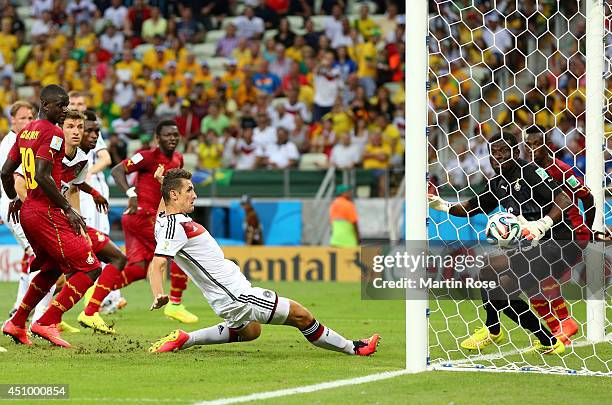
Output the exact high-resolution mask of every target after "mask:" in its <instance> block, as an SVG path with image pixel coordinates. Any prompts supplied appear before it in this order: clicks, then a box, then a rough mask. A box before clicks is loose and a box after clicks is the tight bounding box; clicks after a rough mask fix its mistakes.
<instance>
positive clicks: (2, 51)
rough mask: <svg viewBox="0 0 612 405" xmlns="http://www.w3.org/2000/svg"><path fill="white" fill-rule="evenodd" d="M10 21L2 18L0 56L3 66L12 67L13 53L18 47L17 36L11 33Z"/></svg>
mask: <svg viewBox="0 0 612 405" xmlns="http://www.w3.org/2000/svg"><path fill="white" fill-rule="evenodd" d="M11 30H12V26H11V20H10V19H9V18H3V19H2V23H1V30H0V55H1V56H2V58H3V59H4V64H6V65H12V64H13V62H14V59H15V58H14V53H15V51H16V50H17V48H18V47H19V41H18V39H17V36H16V35H14V34H13V33H12V32H11Z"/></svg>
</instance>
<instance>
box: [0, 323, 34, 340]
mask: <svg viewBox="0 0 612 405" xmlns="http://www.w3.org/2000/svg"><path fill="white" fill-rule="evenodd" d="M2 333H4V334H5V335H6V336H8V337H11V338H13V340H14V341H15V343H18V344H22V345H27V346H32V341H31V340H30V338H29V337H28V331H27V330H26V328H20V327H18V326H16V325H15V324H14V323H13V322H11V321H10V320H8V321H6V322H4V325H2Z"/></svg>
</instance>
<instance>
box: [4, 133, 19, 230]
mask: <svg viewBox="0 0 612 405" xmlns="http://www.w3.org/2000/svg"><path fill="white" fill-rule="evenodd" d="M16 140H17V134H16V133H15V132H13V131H12V130H11V131H9V133H8V134H6V136H5V137H4V138H3V139H2V142H1V143H0V167H2V166H3V165H4V162H6V159H7V158H8V154H9V151H10V150H11V148H12V147H13V144H14V143H15V141H16ZM19 167H21V166H19ZM0 190H2V194H0V198H1V199H2V201H1V203H0V205H1V206H2V208H1V210H2V212H0V218H2V219H4V220H5V221H6V214H7V211H8V205H9V202H10V200H9V198H8V197H7V196H6V193H5V192H4V186H3V185H2V182H0ZM4 207H6V209H4Z"/></svg>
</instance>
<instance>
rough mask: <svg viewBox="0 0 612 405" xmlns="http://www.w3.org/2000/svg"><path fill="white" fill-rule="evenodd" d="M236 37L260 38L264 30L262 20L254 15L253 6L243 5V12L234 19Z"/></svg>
mask: <svg viewBox="0 0 612 405" xmlns="http://www.w3.org/2000/svg"><path fill="white" fill-rule="evenodd" d="M236 26H237V27H238V37H241V38H247V39H260V38H261V36H262V35H263V32H264V21H263V20H262V19H261V18H259V17H256V16H255V11H254V10H253V7H249V6H247V7H245V8H244V13H243V15H241V16H240V17H238V18H237V19H236Z"/></svg>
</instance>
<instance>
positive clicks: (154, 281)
mask: <svg viewBox="0 0 612 405" xmlns="http://www.w3.org/2000/svg"><path fill="white" fill-rule="evenodd" d="M167 265H168V258H166V257H161V256H155V257H153V260H151V263H150V264H149V270H148V277H149V283H150V284H151V293H153V304H151V308H150V310H151V311H153V310H154V309H159V308H161V307H163V306H164V305H166V304H167V303H168V301H169V298H168V295H166V294H165V293H164V274H165V272H166V267H167Z"/></svg>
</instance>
